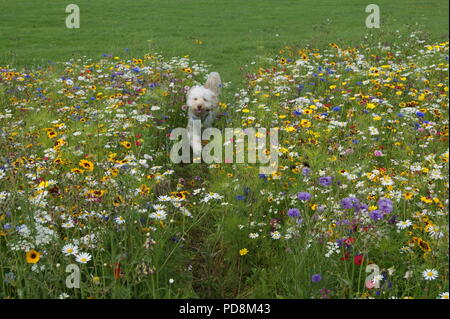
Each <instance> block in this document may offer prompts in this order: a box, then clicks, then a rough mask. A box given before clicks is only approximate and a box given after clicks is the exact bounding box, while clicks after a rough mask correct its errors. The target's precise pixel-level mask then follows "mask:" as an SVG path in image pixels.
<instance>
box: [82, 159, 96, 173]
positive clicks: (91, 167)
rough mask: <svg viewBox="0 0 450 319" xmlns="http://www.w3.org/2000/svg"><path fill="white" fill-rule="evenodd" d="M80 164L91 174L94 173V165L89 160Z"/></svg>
mask: <svg viewBox="0 0 450 319" xmlns="http://www.w3.org/2000/svg"><path fill="white" fill-rule="evenodd" d="M78 164H79V165H80V166H81V167H83V168H84V169H85V170H87V171H89V172H92V171H93V170H94V163H92V162H90V161H88V160H81V161H80V162H79V163H78Z"/></svg>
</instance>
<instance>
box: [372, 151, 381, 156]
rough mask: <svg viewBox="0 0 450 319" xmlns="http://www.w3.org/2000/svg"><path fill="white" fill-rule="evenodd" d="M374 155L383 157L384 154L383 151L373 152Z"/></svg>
mask: <svg viewBox="0 0 450 319" xmlns="http://www.w3.org/2000/svg"><path fill="white" fill-rule="evenodd" d="M373 155H375V156H383V152H382V151H375V152H373Z"/></svg>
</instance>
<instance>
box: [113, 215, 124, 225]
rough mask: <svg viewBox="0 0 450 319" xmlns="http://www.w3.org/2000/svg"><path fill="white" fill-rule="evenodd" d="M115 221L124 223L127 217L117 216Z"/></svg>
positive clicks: (119, 223)
mask: <svg viewBox="0 0 450 319" xmlns="http://www.w3.org/2000/svg"><path fill="white" fill-rule="evenodd" d="M114 221H115V222H116V223H117V224H118V225H122V224H124V223H125V218H123V217H122V216H119V217H116V218H115V219H114Z"/></svg>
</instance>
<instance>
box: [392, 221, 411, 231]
mask: <svg viewBox="0 0 450 319" xmlns="http://www.w3.org/2000/svg"><path fill="white" fill-rule="evenodd" d="M396 225H397V228H398V229H405V228H408V227H409V226H411V225H412V222H411V221H410V220H409V219H407V220H402V221H399V222H398V223H397V224H396Z"/></svg>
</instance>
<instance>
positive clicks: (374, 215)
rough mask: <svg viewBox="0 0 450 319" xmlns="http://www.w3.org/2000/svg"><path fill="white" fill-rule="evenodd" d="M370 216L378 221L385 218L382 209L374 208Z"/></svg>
mask: <svg viewBox="0 0 450 319" xmlns="http://www.w3.org/2000/svg"><path fill="white" fill-rule="evenodd" d="M369 216H370V218H372V219H373V220H375V221H377V220H380V219H383V217H384V214H383V212H382V211H381V210H378V209H377V210H373V211H371V212H370V213H369Z"/></svg>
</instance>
